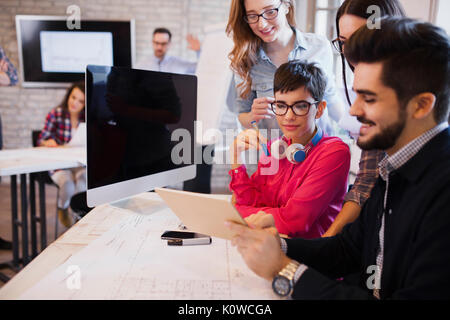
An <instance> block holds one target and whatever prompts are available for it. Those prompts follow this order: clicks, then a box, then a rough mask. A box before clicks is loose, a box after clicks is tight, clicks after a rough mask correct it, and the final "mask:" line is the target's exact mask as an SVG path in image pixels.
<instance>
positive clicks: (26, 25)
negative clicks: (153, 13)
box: [16, 15, 135, 87]
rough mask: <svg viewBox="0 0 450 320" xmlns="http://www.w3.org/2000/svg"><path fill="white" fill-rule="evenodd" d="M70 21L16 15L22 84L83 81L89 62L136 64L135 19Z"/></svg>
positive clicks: (68, 83)
mask: <svg viewBox="0 0 450 320" xmlns="http://www.w3.org/2000/svg"><path fill="white" fill-rule="evenodd" d="M68 23H69V22H68V18H67V17H65V16H34V15H17V16H16V31H17V44H18V49H19V50H18V51H19V63H20V69H19V70H20V71H21V73H22V77H21V78H22V86H23V87H68V86H70V84H71V83H73V82H76V81H80V80H83V78H84V72H85V70H86V65H88V64H95V65H108V66H120V67H132V66H133V62H134V55H135V53H134V43H135V40H134V20H85V19H83V20H80V21H79V26H78V27H76V28H75V27H74V28H72V27H70V26H68ZM69 27H70V28H69Z"/></svg>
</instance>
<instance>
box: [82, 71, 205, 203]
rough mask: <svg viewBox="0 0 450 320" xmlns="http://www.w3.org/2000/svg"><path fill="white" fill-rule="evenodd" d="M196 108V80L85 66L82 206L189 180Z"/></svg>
mask: <svg viewBox="0 0 450 320" xmlns="http://www.w3.org/2000/svg"><path fill="white" fill-rule="evenodd" d="M196 107H197V77H196V76H192V75H183V74H174V73H165V72H154V71H144V70H136V69H131V68H125V67H110V66H96V65H88V66H87V68H86V126H87V204H88V206H90V207H94V206H96V205H99V204H103V203H109V202H114V201H118V200H121V199H124V198H128V197H130V196H132V195H135V194H138V193H141V192H145V191H151V190H152V189H154V188H155V187H163V186H167V185H174V184H177V183H179V182H182V181H186V180H190V179H193V178H194V177H195V174H196V169H195V164H194V155H195V153H196V152H197V151H196V149H197V148H201V147H200V146H198V145H197V144H196V142H195V135H194V121H195V119H196Z"/></svg>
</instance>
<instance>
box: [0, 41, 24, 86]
mask: <svg viewBox="0 0 450 320" xmlns="http://www.w3.org/2000/svg"><path fill="white" fill-rule="evenodd" d="M2 60H5V61H6V63H7V66H8V69H7V70H6V71H4V72H5V73H6V75H7V76H8V78H9V81H10V83H9V85H10V86H14V85H16V84H17V82H18V81H19V79H18V77H17V71H16V68H14V66H13V64H12V63H11V61H9V59H8V57H7V56H6V54H5V51H4V50H3V48H2V47H0V61H2Z"/></svg>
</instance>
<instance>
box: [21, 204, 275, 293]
mask: <svg viewBox="0 0 450 320" xmlns="http://www.w3.org/2000/svg"><path fill="white" fill-rule="evenodd" d="M139 201H154V200H149V199H140V200H139ZM136 203H137V202H135V204H136ZM131 207H132V206H131ZM137 207H139V205H136V208H137ZM103 208H104V209H102V210H108V208H109V209H111V207H110V206H104V207H103ZM153 208H156V209H155V210H154V211H153V212H152V213H150V214H148V212H147V213H146V214H143V213H136V211H133V210H132V208H131V211H130V214H129V215H127V216H125V217H124V218H123V219H122V220H120V222H118V223H117V224H115V225H114V226H113V227H112V228H111V229H109V230H108V231H107V232H105V233H104V234H103V235H101V236H100V237H99V238H97V239H96V240H94V241H93V242H91V243H90V244H89V245H88V246H86V247H85V248H84V249H82V250H80V251H79V252H77V253H76V254H74V255H73V256H71V257H70V258H69V259H68V260H67V261H66V262H65V263H63V264H62V265H60V266H59V267H58V268H56V269H54V270H53V271H52V272H51V273H49V274H48V275H47V276H46V277H45V278H43V279H42V280H40V281H39V282H38V283H36V285H34V286H33V287H31V288H30V289H29V290H28V291H26V292H25V293H24V294H23V295H22V297H21V298H22V299H277V296H276V295H275V294H274V293H273V291H272V288H271V283H270V282H269V281H267V280H264V279H262V278H259V277H258V276H256V275H255V274H254V273H253V272H252V271H251V270H250V269H249V268H248V267H247V266H246V265H245V262H244V261H243V259H242V257H241V256H240V254H239V253H238V252H237V250H236V248H235V247H232V246H231V243H230V241H227V240H223V239H218V238H213V241H212V244H210V245H197V246H167V243H166V241H164V240H161V238H160V236H161V234H162V232H163V231H165V230H175V229H176V228H177V226H178V225H179V223H180V221H179V220H178V218H177V217H176V216H175V215H174V214H173V213H172V212H171V211H170V209H168V208H167V207H166V206H164V205H163V204H162V202H161V201H160V200H159V206H158V204H157V203H155V205H153ZM121 210H129V209H121Z"/></svg>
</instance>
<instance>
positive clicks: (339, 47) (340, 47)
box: [331, 38, 345, 54]
mask: <svg viewBox="0 0 450 320" xmlns="http://www.w3.org/2000/svg"><path fill="white" fill-rule="evenodd" d="M331 43H332V44H333V47H334V49H336V51H337V52H338V53H340V54H344V44H345V42H344V41H342V40H341V39H339V38H336V39H334V40H332V41H331Z"/></svg>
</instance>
